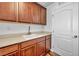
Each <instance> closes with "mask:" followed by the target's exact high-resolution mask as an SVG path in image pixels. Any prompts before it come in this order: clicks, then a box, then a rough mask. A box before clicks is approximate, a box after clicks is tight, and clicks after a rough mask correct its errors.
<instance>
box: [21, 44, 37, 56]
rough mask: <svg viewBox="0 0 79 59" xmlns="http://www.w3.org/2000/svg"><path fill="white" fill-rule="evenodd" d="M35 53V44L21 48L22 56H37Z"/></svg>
mask: <svg viewBox="0 0 79 59" xmlns="http://www.w3.org/2000/svg"><path fill="white" fill-rule="evenodd" d="M35 55H36V46H35V44H34V45H31V46H28V47H25V48H23V49H21V56H35Z"/></svg>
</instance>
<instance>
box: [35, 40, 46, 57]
mask: <svg viewBox="0 0 79 59" xmlns="http://www.w3.org/2000/svg"><path fill="white" fill-rule="evenodd" d="M36 52H37V56H41V55H45V41H41V42H39V43H37V50H36Z"/></svg>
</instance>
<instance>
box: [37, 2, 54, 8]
mask: <svg viewBox="0 0 79 59" xmlns="http://www.w3.org/2000/svg"><path fill="white" fill-rule="evenodd" d="M37 3H38V4H40V5H42V6H44V7H47V6H49V5H51V4H53V3H54V2H37Z"/></svg>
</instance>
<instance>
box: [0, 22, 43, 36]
mask: <svg viewBox="0 0 79 59" xmlns="http://www.w3.org/2000/svg"><path fill="white" fill-rule="evenodd" d="M28 26H31V32H36V31H42V30H44V29H43V26H41V25H30V24H19V23H7V22H0V35H4V34H12V33H24V32H26V33H27V31H28Z"/></svg>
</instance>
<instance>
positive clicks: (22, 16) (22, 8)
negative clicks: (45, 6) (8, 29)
mask: <svg viewBox="0 0 79 59" xmlns="http://www.w3.org/2000/svg"><path fill="white" fill-rule="evenodd" d="M29 5H30V3H29V2H19V3H18V19H19V20H18V21H19V22H25V23H32V19H31V16H30V8H29Z"/></svg>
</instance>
